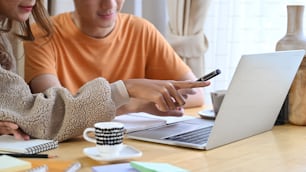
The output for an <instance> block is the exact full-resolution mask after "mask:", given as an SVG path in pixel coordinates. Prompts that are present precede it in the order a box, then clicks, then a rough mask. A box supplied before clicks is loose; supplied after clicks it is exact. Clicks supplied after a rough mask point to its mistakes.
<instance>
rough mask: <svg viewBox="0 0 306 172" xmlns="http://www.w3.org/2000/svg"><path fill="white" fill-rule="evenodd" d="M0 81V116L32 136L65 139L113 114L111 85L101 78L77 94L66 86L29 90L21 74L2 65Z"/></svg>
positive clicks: (112, 116) (91, 82)
mask: <svg viewBox="0 0 306 172" xmlns="http://www.w3.org/2000/svg"><path fill="white" fill-rule="evenodd" d="M0 81H1V84H0V120H3V121H11V122H15V123H17V124H18V125H19V127H20V128H21V129H22V130H23V131H24V132H25V133H27V134H29V135H30V136H32V137H34V138H43V139H55V140H58V141H64V140H67V139H69V138H72V137H75V136H79V135H81V134H82V132H83V130H84V129H85V128H87V127H92V126H93V124H94V123H96V122H100V121H110V120H112V119H113V118H114V117H115V114H116V105H118V103H115V102H114V101H113V100H112V97H114V95H112V93H111V90H113V89H112V88H111V86H110V84H109V83H108V82H107V81H106V80H105V79H103V78H97V79H95V80H92V81H90V82H88V83H87V84H85V85H84V86H83V87H82V88H80V90H79V92H78V93H77V94H76V95H72V94H71V93H70V92H69V91H68V90H67V89H65V88H50V89H48V90H46V91H45V92H44V93H39V94H32V93H31V91H30V89H29V87H28V85H27V84H26V83H25V82H24V80H23V79H22V78H21V77H19V76H18V75H16V74H14V73H12V72H9V71H6V70H4V69H2V68H0ZM121 86H122V84H121ZM123 90H124V89H123ZM125 101H128V99H125ZM122 103H124V102H120V103H119V104H122Z"/></svg>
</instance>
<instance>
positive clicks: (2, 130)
mask: <svg viewBox="0 0 306 172" xmlns="http://www.w3.org/2000/svg"><path fill="white" fill-rule="evenodd" d="M2 134H12V135H14V137H15V138H16V139H19V140H29V139H30V137H29V136H28V135H26V134H25V133H23V132H22V131H21V130H20V129H19V127H18V125H17V124H14V123H12V122H7V121H0V135H2Z"/></svg>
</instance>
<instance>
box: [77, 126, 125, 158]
mask: <svg viewBox="0 0 306 172" xmlns="http://www.w3.org/2000/svg"><path fill="white" fill-rule="evenodd" d="M90 133H94V135H95V137H92V136H90V135H89V134H90ZM123 137H124V125H123V124H122V123H119V122H98V123H96V124H95V125H94V128H86V129H85V130H84V132H83V138H84V139H85V140H87V141H89V142H92V143H95V144H96V147H97V148H98V150H99V152H100V153H101V154H112V155H114V154H118V153H119V152H120V150H121V148H122V142H123Z"/></svg>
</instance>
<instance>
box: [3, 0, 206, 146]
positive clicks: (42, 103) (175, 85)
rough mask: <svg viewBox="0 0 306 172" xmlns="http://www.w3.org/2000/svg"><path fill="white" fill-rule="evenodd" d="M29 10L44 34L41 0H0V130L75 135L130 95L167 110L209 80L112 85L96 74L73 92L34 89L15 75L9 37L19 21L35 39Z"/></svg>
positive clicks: (136, 81)
mask: <svg viewBox="0 0 306 172" xmlns="http://www.w3.org/2000/svg"><path fill="white" fill-rule="evenodd" d="M30 14H32V15H33V18H34V20H35V21H36V22H37V24H38V25H39V26H40V27H42V28H43V29H44V30H45V32H46V36H48V35H50V34H52V27H51V23H50V22H49V20H48V19H47V18H48V16H47V14H46V12H45V9H44V7H43V1H42V0H37V1H36V0H10V1H7V0H0V29H1V32H0V64H1V67H0V81H1V83H0V84H1V85H0V121H1V122H0V134H14V135H15V137H21V138H23V139H28V135H29V136H31V137H34V138H43V139H55V140H58V141H64V140H66V139H69V138H72V137H75V136H79V135H80V134H82V132H83V130H84V129H85V128H87V127H91V126H93V124H94V123H96V122H98V121H110V120H112V119H113V118H114V117H115V114H116V108H118V107H120V106H121V105H123V104H125V103H127V102H128V101H129V98H130V97H135V98H141V99H146V100H150V101H152V102H153V103H155V104H156V105H157V107H158V108H159V110H161V111H168V110H174V109H177V108H179V107H181V106H182V105H184V103H185V99H184V96H185V95H187V94H192V93H193V92H192V89H191V88H194V87H204V86H207V85H209V82H192V81H159V80H147V79H131V80H125V81H117V82H115V83H111V84H110V83H108V82H107V81H106V80H105V79H103V78H97V79H94V80H92V81H90V82H88V83H87V84H85V85H84V86H83V87H82V88H80V90H79V91H78V93H77V94H75V95H72V94H71V93H70V92H69V91H68V90H67V89H65V88H50V89H48V90H46V91H45V92H44V93H39V94H32V93H31V90H30V88H29V87H28V85H27V84H26V83H25V82H24V80H23V78H21V77H20V76H18V75H17V74H15V58H13V53H12V51H11V45H10V43H9V41H8V39H7V32H9V31H10V30H11V26H12V24H17V25H19V26H20V31H21V32H20V33H21V34H19V35H17V36H18V37H19V38H21V39H23V40H33V39H34V38H33V36H32V33H31V30H30V27H29V15H30ZM178 89H183V90H184V93H180V92H178V91H177V90H178ZM23 132H24V133H26V134H22V133H23Z"/></svg>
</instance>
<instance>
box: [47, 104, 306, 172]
mask: <svg viewBox="0 0 306 172" xmlns="http://www.w3.org/2000/svg"><path fill="white" fill-rule="evenodd" d="M199 110H201V108H194V109H189V110H186V113H187V114H194V115H196V114H197V112H198V111H199ZM124 143H125V144H128V145H131V146H133V147H135V148H137V149H139V150H141V151H142V152H143V156H142V157H140V158H137V159H135V160H137V161H149V162H167V163H170V164H173V165H176V166H179V167H181V168H185V169H188V170H190V171H192V172H203V171H212V172H218V171H235V172H236V171H256V172H257V171H277V172H281V171H284V172H287V171H304V172H305V171H306V165H305V164H306V127H299V126H292V125H282V126H276V127H274V128H273V130H272V131H269V132H266V133H263V134H259V135H257V136H254V137H251V138H248V139H244V140H241V141H238V142H235V143H232V144H228V145H225V146H222V147H220V148H216V149H213V150H209V151H202V150H194V149H187V148H181V147H174V146H167V145H162V144H155V143H148V142H142V141H136V140H131V139H126V140H124ZM91 146H93V144H92V143H88V142H86V141H84V140H83V139H82V138H76V139H73V140H70V141H67V142H64V143H61V144H60V145H59V148H58V149H55V150H51V151H49V152H48V153H50V154H56V155H59V157H58V159H60V160H75V161H79V162H81V163H82V169H81V170H80V171H91V167H92V166H97V165H103V164H107V163H103V162H97V161H95V160H92V159H90V158H88V157H87V156H86V155H84V154H83V148H85V147H91ZM123 162H128V161H123Z"/></svg>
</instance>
